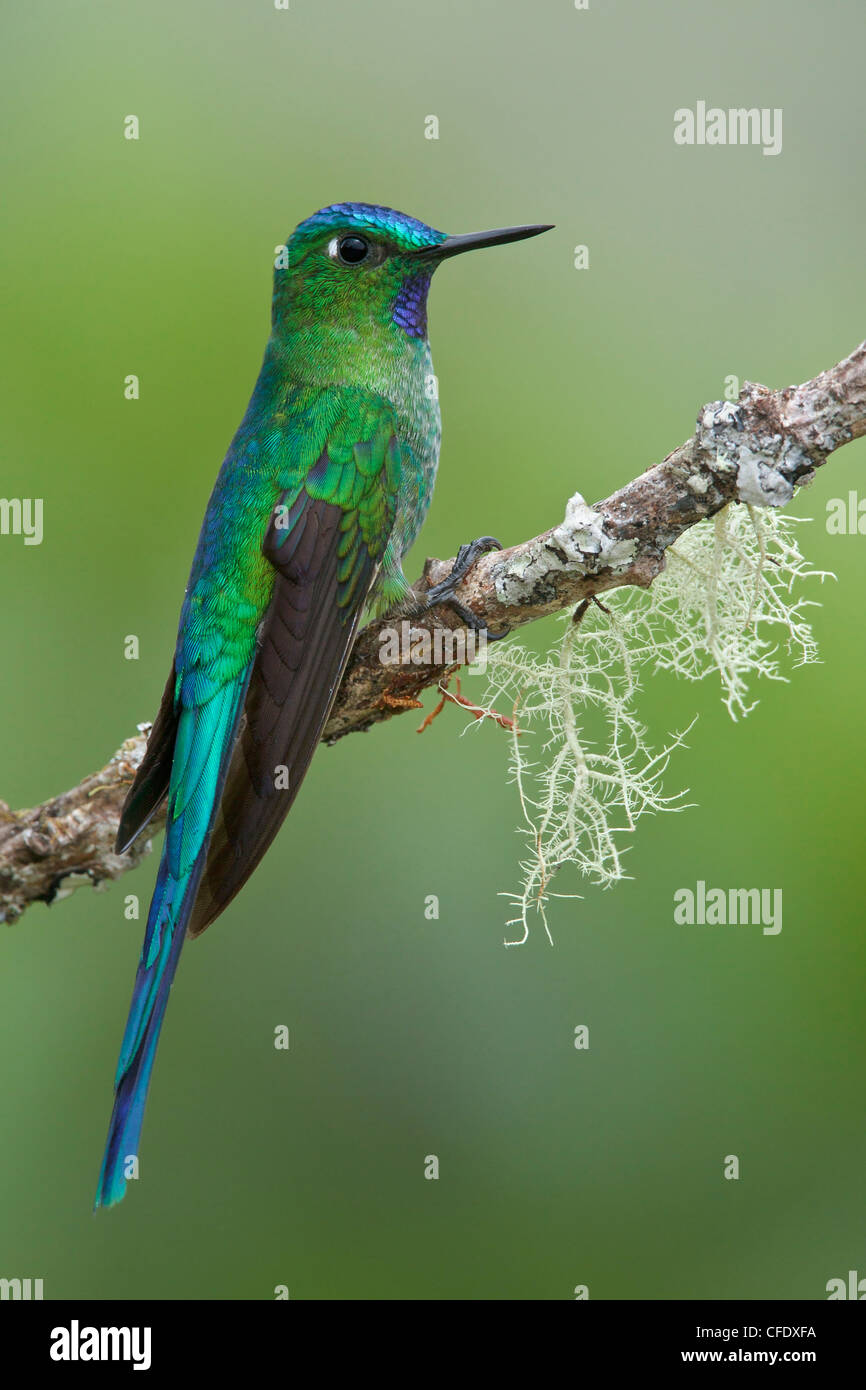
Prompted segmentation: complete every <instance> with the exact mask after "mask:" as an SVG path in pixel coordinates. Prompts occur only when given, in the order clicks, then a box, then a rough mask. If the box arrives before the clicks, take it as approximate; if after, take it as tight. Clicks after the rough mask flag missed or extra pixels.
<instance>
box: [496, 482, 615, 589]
mask: <svg viewBox="0 0 866 1390" xmlns="http://www.w3.org/2000/svg"><path fill="white" fill-rule="evenodd" d="M635 548H636V543H635V542H634V541H633V540H612V539H611V538H610V537H609V536H608V535H606V533H605V530H604V517H603V516H602V515H601V513H600V512H596V511H594V510H593V508H592V507H590V506H588V505H587V503H586V501H585V500H584V498H583V497H581V495H580V493H579V492H576V493H575V494H574V496H573V497H570V498H569V499H568V502H567V504H566V508H565V519H564V521H562V522H561V523H560V525H559V526H557V527H556V529H555V530H554V531H553V532H552V533H551V534H550V535H549V536H548V537H546V538H545V539H543V540H541V541H539V543H538V544H537V545H535V546H532V547H530V548H529V550H526V549H524V551H523V553H522V554H521V555H519V556H517V557H515V558H514V559H513V560H510V561H508V562H507V563H505V564H503V565H501V566H500V567H499V568H498V569H497V571H496V574H495V576H494V584H495V588H496V597H497V598H498V599H499V602H500V603H504V604H516V605H519V604H525V603H530V602H532V601H533V599H534V597H535V595H536V590H537V586H538V585H539V584H544V583H545V582H546V581H547V580H548V579H549V577H550V576H551V574H554V573H556V572H557V571H562V572H568V573H574V574H597V573H598V572H599V571H600V570H605V569H612V570H616V571H619V570H621V569H625V568H626V567H627V566H628V565H629V564H630V563H631V561H632V559H633V558H634V553H635Z"/></svg>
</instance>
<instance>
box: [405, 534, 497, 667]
mask: <svg viewBox="0 0 866 1390" xmlns="http://www.w3.org/2000/svg"><path fill="white" fill-rule="evenodd" d="M501 549H502V545H501V543H500V542H499V541H498V540H497V539H496V537H495V536H479V538H478V540H475V541H470V542H469V544H468V545H461V547H460V549H459V550H458V551H457V556H456V558H455V560H454V564H453V565H452V566H451V572H450V574H449V575H448V577H447V578H446V579H443V580H441V581H440V582H439V583H438V584H434V585H433V586H432V587H431V588H429V589H428V590H427V592H426V594H425V595H424V607H425V609H430V608H436V607H437V606H438V605H439V604H440V603H444V604H447V605H448V607H449V608H450V609H451V610H452V612H453V613H456V615H457V617H458V618H459V619H460V621H461V622H462V623H464V624H465V626H466V627H469V628H472V630H473V632H483V633H484V634H485V637H486V639H487V641H488V642H499V641H500V640H501V639H502V638H503V637H507V636H508V634H509V632H510V631H511V628H510V627H508V626H507V625H506V627H504V628H503V629H502V631H501V632H491V630H490V628H489V627H488V626H487V624H486V623H485V621H484V619H483V618H479V617H478V615H477V613H473V612H472V609H471V608H467V607H466V606H465V604H462V603H459V602H458V600H457V599H456V598H455V597H454V594H455V592H456V590H457V587H458V585H459V584H460V583H462V581H463V580H464V579H465V578H466V576H467V574H468V573H469V571H470V570H471V569H472V566H473V565H475V564H476V563H477V562H478V561H479V560H480V559H481V556H482V555H486V554H487V553H488V552H489V551H491V550H501Z"/></svg>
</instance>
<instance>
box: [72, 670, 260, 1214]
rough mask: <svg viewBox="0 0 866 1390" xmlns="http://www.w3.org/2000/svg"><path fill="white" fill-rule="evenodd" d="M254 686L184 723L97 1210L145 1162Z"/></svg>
mask: <svg viewBox="0 0 866 1390" xmlns="http://www.w3.org/2000/svg"><path fill="white" fill-rule="evenodd" d="M248 681H249V669H247V670H246V671H244V672H242V673H241V675H240V676H238V678H237V679H236V680H235V681H234V682H232V683H231V684H230V685H229V686H227V687H224V688H223V689H222V690H221V691H219V693H217V694H216V695H214V697H213V698H212V699H211V700H209V701H208V702H207V703H206V704H205V705H202V706H198V707H195V708H191V709H185V710H184V711H183V712H182V714H181V716H180V721H179V729H178V740H179V742H180V743H181V747H182V748H183V749H184V750H185V753H186V756H185V757H184V758H183V759H182V760H179V762H178V763H177V767H178V771H177V773H175V772H174V770H173V772H172V784H171V787H170V790H169V809H168V819H167V823H166V836H165V844H164V845H163V851H162V859H161V861H160V866H159V872H158V874H157V880H156V887H155V889H154V894H153V900H152V902H151V905H150V911H149V913H148V917H147V929H146V932H145V937H144V945H143V946H142V951H141V957H140V959H139V963H138V970H137V972H136V976H135V984H134V986H133V991H132V1003H131V1005H130V1010H129V1017H128V1019H127V1023H126V1030H125V1032H124V1035H123V1042H122V1044H121V1048H120V1060H119V1062H118V1065H117V1075H116V1078H115V1095H114V1108H113V1110H112V1112H111V1121H110V1124H109V1127H108V1139H107V1142H106V1146H105V1154H104V1156H103V1160H102V1168H101V1169H100V1173H99V1183H98V1186H97V1191H96V1201H95V1203H94V1207H95V1208H96V1207H109V1206H113V1205H114V1204H115V1203H116V1202H119V1201H120V1200H121V1198H122V1197H123V1195H124V1193H125V1191H126V1181H127V1168H128V1164H129V1162H130V1160H131V1159H133V1158H137V1156H138V1144H139V1139H140V1137H141V1127H142V1122H143V1120H144V1107H145V1103H146V1101H147V1092H148V1087H149V1085H150V1078H151V1073H152V1071H153V1062H154V1058H155V1056H156V1048H157V1044H158V1042H159V1035H160V1030H161V1028H162V1021H163V1018H164V1016H165V1009H166V1005H167V1003H168V996H169V992H170V990H171V986H172V981H173V980H174V976H175V971H176V970H177V964H178V961H179V960H180V953H181V950H182V949H183V942H184V937H185V936H186V927H187V923H188V921H189V918H190V915H191V913H192V909H193V906H194V904H195V898H196V893H197V892H198V886H199V882H200V880H201V875H202V871H203V869H204V866H205V861H206V859H207V850H208V842H209V839H210V833H211V828H212V825H213V819H214V812H215V809H216V806H217V804H218V802H219V798H220V794H221V792H222V787H223V783H224V781H225V776H226V771H227V768H228V764H229V760H230V758H231V752H232V748H233V746H234V742H235V737H236V733H237V725H238V719H239V717H240V712H241V710H242V708H243V701H244V696H245V694H246V688H247V683H248ZM190 783H192V788H191V786H190Z"/></svg>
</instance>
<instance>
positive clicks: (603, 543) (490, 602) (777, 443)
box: [0, 343, 866, 922]
mask: <svg viewBox="0 0 866 1390" xmlns="http://www.w3.org/2000/svg"><path fill="white" fill-rule="evenodd" d="M864 434H866V343H861V345H860V346H859V347H858V348H857V349H855V351H854V352H852V353H851V355H850V357H846V358H845V359H844V360H843V361H841V362H839V363H837V365H836V366H835V367H831V368H830V370H829V371H826V372H822V373H821V374H820V376H817V377H815V378H814V379H813V380H812V381H807V382H804V383H803V384H802V385H800V386H789V387H786V388H785V389H784V390H782V391H770V390H768V389H767V388H766V387H765V386H758V385H755V384H753V383H752V382H746V383H745V384H744V386H743V388H742V390H741V391H740V395H739V398H738V401H737V403H736V404H733V403H732V402H720V401H717V402H715V403H713V404H711V405H707V406H704V408H703V409H702V410H701V411H700V412H699V414H698V419H697V427H696V430H695V433H694V434H693V435H692V436H691V438H690V439H688V440H687V441H686V442H685V444H682V445H680V447H679V448H678V449H675V450H674V451H673V453H671V454H668V456H667V458H666V459H664V460H663V462H662V463H659V464H656V465H655V467H653V468H650V469H648V470H647V472H645V473H642V474H641V475H640V476H639V477H638V478H635V479H634V481H633V482H630V483H628V484H627V485H626V486H625V487H623V488H620V490H619V491H618V492H615V493H614V494H613V495H612V496H610V497H608V498H606V499H605V500H604V501H603V502H599V503H598V504H597V505H596V506H595V507H588V506H587V505H586V503H585V502H584V500H583V498H582V497H581V496H580V494H579V493H576V494H575V495H574V496H573V497H572V498H571V499H570V501H569V503H568V506H567V509H566V515H565V519H564V520H563V521H562V522H560V524H559V525H558V526H555V527H553V528H552V529H551V530H550V531H546V532H545V533H544V534H543V535H540V536H535V537H534V538H533V539H532V540H529V541H525V542H523V544H521V545H516V546H512V547H511V548H510V549H509V550H502V551H495V552H493V553H491V554H488V555H485V556H483V557H482V559H481V560H479V561H478V563H477V564H476V565H475V566H474V568H473V569H472V570H471V571H470V573H469V574H468V575H467V576H466V578H465V579H464V581H463V583H462V584H461V585H460V587H459V589H458V598H459V600H460V602H461V603H462V604H464V605H466V606H467V607H469V608H471V609H472V610H473V611H474V612H475V613H476V614H477V615H478V616H479V617H480V618H482V619H483V620H484V621H485V622H486V623H487V624H488V625H489V627H490V628H491V629H494V630H495V629H497V628H499V627H501V626H503V625H506V624H507V625H508V626H510V627H511V628H516V627H521V626H523V624H525V623H529V622H533V621H535V620H536V619H538V618H542V617H545V616H546V615H548V614H550V613H555V612H557V611H558V610H561V609H563V608H568V607H570V606H571V605H573V604H575V603H578V602H580V601H581V600H582V599H586V598H590V597H592V596H593V595H595V594H599V593H602V592H604V590H606V589H614V588H618V587H620V586H622V585H627V584H634V585H640V586H642V587H647V586H648V585H650V584H651V583H652V581H653V579H654V578H655V577H656V575H657V574H659V572H660V571H661V570H662V569H663V568H664V563H665V550H666V549H667V547H668V546H669V545H671V544H672V543H673V542H674V541H675V540H676V539H677V537H678V536H680V535H682V533H683V532H684V531H686V530H688V529H689V528H690V527H692V526H695V525H697V523H698V522H699V521H703V520H705V519H706V518H708V517H711V516H713V515H715V513H716V512H718V511H720V510H721V509H722V507H724V506H726V505H727V504H728V503H729V502H736V501H739V502H745V503H748V504H750V505H754V506H770V507H782V506H784V505H785V504H786V503H787V502H789V501H790V499H791V498H792V496H793V494H794V489H795V487H797V486H804V485H805V484H807V483H809V482H811V480H812V478H813V477H814V476H815V471H816V469H818V468H820V467H821V465H822V464H823V463H824V462H825V460H826V459H827V457H828V456H829V455H830V454H831V453H833V452H834V450H836V449H839V448H841V446H842V445H843V444H847V443H848V441H849V440H851V439H856V438H859V437H861V436H863V435H864ZM452 565H453V561H452V560H447V561H442V560H428V561H427V563H426V565H425V567H424V573H423V575H422V577H421V579H420V580H419V581H418V584H417V585H416V586H415V589H416V593H417V594H418V595H419V596H421V595H423V593H424V591H425V590H426V589H427V588H429V587H430V586H432V585H433V584H437V583H439V582H440V581H441V580H442V579H444V578H445V577H446V576H447V575H448V574H449V572H450V569H451V566H452ZM400 621H401V620H395V619H394V618H391V619H384V620H378V621H376V622H372V623H369V624H368V625H367V626H366V627H365V628H364V629H363V631H362V632H361V634H360V636H359V638H358V641H357V643H356V644H355V648H354V651H353V653H352V657H351V660H350V663H349V666H348V669H347V671H346V674H345V676H344V678H343V682H342V684H341V686H340V689H339V691H338V693H337V698H336V701H335V703H334V707H333V709H332V711H331V715H330V718H329V720H328V723H327V726H326V728H325V732H324V735H323V737H324V739H325V741H326V742H329V743H332V742H334V741H335V740H337V739H339V738H342V737H343V736H344V735H345V734H349V733H353V732H355V731H357V730H359V729H369V728H370V727H371V726H372V725H374V724H377V723H380V722H381V721H382V720H385V719H390V718H392V716H393V715H394V714H398V713H401V712H402V711H404V710H405V709H408V708H416V707H417V698H418V695H419V694H420V692H421V691H422V690H424V689H425V687H427V686H430V685H434V684H436V683H437V682H439V681H440V680H441V679H442V676H443V674H444V672H445V671H446V670H449V669H453V663H452V664H451V665H446V664H443V663H441V662H440V663H439V664H435V663H431V664H424V665H415V664H409V663H406V662H404V663H402V664H387V663H386V662H385V661H384V660H383V645H382V644H383V639H384V637H385V636H387V634H388V633H389V632H392V631H393V629H394V627H395V625H397V626H399V623H400ZM407 621H408V622H409V623H410V628H411V632H412V636H413V638H414V637H415V636H416V635H418V636H420V634H422V633H425V632H426V633H429V634H431V636H432V634H433V633H434V632H435V631H436V629H437V628H438V629H439V630H440V632H441V629H442V627H443V625H447V626H449V627H451V628H459V626H460V624H459V620H458V619H456V618H455V617H454V615H453V614H452V613H451V611H450V610H448V609H441V608H440V609H436V610H433V611H432V612H431V613H430V614H425V615H424V616H423V617H420V618H418V617H413V618H411V620H407ZM149 727H150V726H149V725H139V732H138V733H137V734H136V735H134V736H133V737H132V738H129V739H127V740H126V742H125V743H124V744H123V746H122V747H121V748H120V749H119V750H118V752H117V753H115V755H114V757H113V758H112V759H111V762H110V763H109V764H108V765H107V766H106V767H104V768H103V769H102V770H101V771H100V772H97V773H95V774H93V775H92V776H90V777H87V778H85V779H84V781H83V782H81V783H79V785H78V786H76V787H73V788H72V789H71V790H70V791H68V792H64V793H63V794H62V795H61V796H58V797H55V798H54V799H53V800H51V801H48V802H46V803H45V804H44V805H42V806H37V807H35V808H33V809H31V810H27V811H18V812H12V811H10V810H9V808H8V807H7V806H5V805H4V803H2V802H0V920H5V921H7V922H11V921H14V920H16V919H17V918H18V917H19V916H20V915H21V913H22V912H23V911H24V909H25V908H26V907H27V906H28V904H29V903H31V902H36V901H42V902H51V901H53V900H55V899H57V898H59V897H64V896H66V895H67V894H68V893H69V892H71V891H72V890H73V889H74V888H75V887H77V886H78V884H79V883H82V882H89V883H92V884H95V885H97V886H98V885H100V884H103V883H105V882H107V881H108V880H111V879H115V878H118V877H119V876H120V875H121V874H122V873H125V872H126V871H127V870H128V869H131V868H133V867H134V866H135V865H136V864H137V863H139V862H140V860H141V859H142V857H143V856H144V855H145V854H146V853H148V851H149V849H150V841H149V840H147V839H142V840H141V841H139V842H138V843H137V844H136V845H134V846H133V848H132V849H131V850H130V851H129V852H128V853H127V854H125V855H121V856H118V855H116V854H115V853H114V851H113V844H114V836H115V832H116V829H117V822H118V819H119V815H120V808H121V806H122V804H123V800H124V797H125V795H126V791H127V788H128V786H129V783H130V781H131V780H132V778H133V776H134V774H135V770H136V768H137V767H138V764H139V763H140V761H141V758H142V756H143V753H144V749H145V745H146V737H147V732H148V730H149ZM163 822H164V810H163V812H161V813H160V814H158V815H157V816H155V817H154V819H153V821H152V822H151V830H152V831H154V832H155V831H157V830H159V829H160V828H161V827H162V824H163Z"/></svg>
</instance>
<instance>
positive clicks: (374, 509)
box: [189, 418, 401, 936]
mask: <svg viewBox="0 0 866 1390" xmlns="http://www.w3.org/2000/svg"><path fill="white" fill-rule="evenodd" d="M356 437H357V436H356ZM400 469H401V448H400V445H399V443H398V441H397V438H396V436H395V435H394V433H393V423H392V421H391V420H390V418H385V419H382V418H380V419H379V420H378V421H377V428H376V430H375V433H373V434H372V437H370V438H369V439H367V440H365V441H364V442H363V443H357V442H356V443H354V444H351V445H348V444H345V443H342V442H341V441H340V440H339V439H338V438H334V437H333V435H332V437H331V438H330V439H329V441H328V446H327V448H326V449H325V450H324V451H323V453H322V454H321V456H320V458H319V459H318V461H317V462H316V464H315V465H314V467H313V468H312V469H311V470H310V472H309V473H308V475H307V477H306V478H305V480H304V482H303V483H302V484H301V485H299V486H295V487H293V488H289V489H287V490H286V491H285V492H284V493H283V495H282V497H281V499H280V502H279V503H278V504H277V506H276V508H275V509H274V513H273V515H272V517H271V520H270V523H269V526H268V530H267V533H266V535H265V539H264V544H263V547H262V549H263V551H264V554H265V556H266V557H267V558H268V560H269V561H270V562H271V564H272V565H273V567H274V570H275V572H276V582H275V585H274V591H273V596H272V598H271V602H270V604H269V607H268V610H267V612H266V614H265V618H264V620H263V623H262V625H261V627H260V630H259V638H258V647H257V653H256V658H255V662H254V665H253V670H252V674H251V677H250V683H249V687H248V690H247V695H246V702H245V705H244V713H243V716H242V719H241V722H240V726H239V735H238V738H237V742H236V744H235V747H234V751H233V754H232V759H231V763H230V765H229V770H228V775H227V778H226V783H225V787H224V790H223V794H222V799H221V802H220V807H219V811H218V813H217V816H216V818H215V821H214V825H213V831H212V837H211V842H210V847H209V851H208V857H207V862H206V864H205V868H204V872H203V874H202V879H201V884H200V887H199V891H198V896H197V899H196V904H195V908H194V910H193V913H192V917H191V919H190V923H189V934H190V935H191V936H198V935H199V934H200V933H201V932H203V931H204V930H205V928H206V927H208V926H209V925H210V923H211V922H213V921H214V919H215V918H216V917H217V916H219V914H220V913H221V912H222V911H223V909H224V908H225V907H226V905H227V904H228V903H229V902H230V901H231V899H232V898H233V897H234V896H235V894H236V893H237V892H238V891H239V890H240V889H241V888H242V886H243V885H244V883H245V882H246V880H247V879H248V878H249V876H250V874H251V873H252V872H253V870H254V869H255V867H256V865H257V864H258V863H259V861H260V860H261V858H262V856H263V854H264V853H265V851H266V850H267V848H268V846H269V845H270V844H271V841H272V840H273V838H274V836H275V835H276V833H277V831H278V830H279V828H280V825H281V824H282V822H283V820H284V819H285V817H286V815H287V814H288V811H289V809H290V807H291V805H292V802H293V801H294V799H295V796H296V795H297V792H298V788H299V787H300V785H301V782H302V781H303V778H304V775H305V774H306V771H307V768H308V767H309V764H310V760H311V758H312V756H313V753H314V752H315V749H316V745H317V744H318V742H319V739H320V738H321V735H322V730H323V729H324V726H325V723H326V721H327V718H328V714H329V713H330V710H331V705H332V704H333V701H334V697H335V695H336V693H337V689H338V687H339V684H340V679H341V677H342V674H343V671H344V669H345V666H346V662H347V660H348V658H349V654H350V652H351V649H352V644H353V641H354V637H355V633H356V631H357V627H358V623H359V621H360V617H361V614H362V612H363V609H364V605H365V601H366V599H367V595H368V594H369V592H370V588H371V586H372V584H373V582H374V580H375V577H376V573H377V571H378V568H379V566H380V564H381V561H382V557H383V555H384V553H385V548H386V546H387V543H388V538H389V536H390V534H391V531H392V529H393V525H394V516H395V510H396V501H397V493H398V490H399V482H400Z"/></svg>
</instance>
